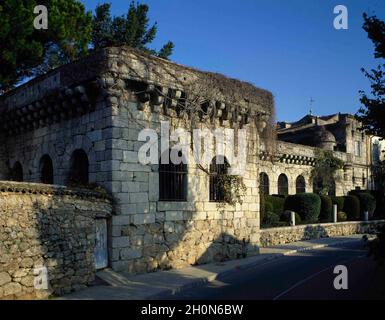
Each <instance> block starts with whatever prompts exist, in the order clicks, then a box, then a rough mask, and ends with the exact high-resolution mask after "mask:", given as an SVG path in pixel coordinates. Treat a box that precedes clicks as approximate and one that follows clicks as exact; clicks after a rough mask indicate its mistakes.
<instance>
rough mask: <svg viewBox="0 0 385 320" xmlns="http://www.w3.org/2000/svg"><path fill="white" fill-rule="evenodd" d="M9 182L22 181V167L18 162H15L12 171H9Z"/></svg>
mask: <svg viewBox="0 0 385 320" xmlns="http://www.w3.org/2000/svg"><path fill="white" fill-rule="evenodd" d="M11 180H12V181H18V182H22V181H23V167H22V165H21V163H20V162H19V161H16V162H15V164H14V165H13V168H12V171H11Z"/></svg>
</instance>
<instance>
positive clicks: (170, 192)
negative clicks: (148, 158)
mask: <svg viewBox="0 0 385 320" xmlns="http://www.w3.org/2000/svg"><path fill="white" fill-rule="evenodd" d="M168 152H170V151H168ZM169 159H170V158H169ZM159 162H160V161H159ZM169 162H170V163H169V164H162V163H160V164H159V200H160V201H186V200H187V165H186V164H184V163H180V164H177V165H176V164H173V163H171V159H170V161H169Z"/></svg>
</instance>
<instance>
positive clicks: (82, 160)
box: [68, 149, 89, 185]
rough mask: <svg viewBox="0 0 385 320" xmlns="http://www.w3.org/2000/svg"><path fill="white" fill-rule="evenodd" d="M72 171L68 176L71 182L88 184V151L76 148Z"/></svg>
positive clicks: (72, 157)
mask: <svg viewBox="0 0 385 320" xmlns="http://www.w3.org/2000/svg"><path fill="white" fill-rule="evenodd" d="M70 166H71V167H70V172H69V177H68V183H69V184H79V185H87V184H88V181H89V179H88V171H89V162H88V156H87V154H86V152H85V151H84V150H82V149H77V150H75V151H74V152H73V153H72V155H71V160H70Z"/></svg>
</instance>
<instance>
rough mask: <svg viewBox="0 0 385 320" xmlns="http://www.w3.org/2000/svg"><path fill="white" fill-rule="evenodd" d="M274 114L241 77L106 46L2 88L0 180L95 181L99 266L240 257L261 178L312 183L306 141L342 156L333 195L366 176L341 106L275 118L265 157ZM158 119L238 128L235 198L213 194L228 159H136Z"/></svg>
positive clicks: (249, 241)
mask: <svg viewBox="0 0 385 320" xmlns="http://www.w3.org/2000/svg"><path fill="white" fill-rule="evenodd" d="M196 97H198V98H199V99H201V98H202V97H203V100H199V99H198V100H199V101H200V102H199V104H200V107H201V108H200V110H199V112H197V113H195V110H192V109H191V108H190V109H189V108H188V105H189V103H191V101H193V100H194V99H195V98H196ZM188 101H190V102H188ZM202 101H204V102H202ZM190 111H191V112H190ZM273 114H274V103H273V96H272V94H271V93H270V92H268V91H266V90H261V89H258V88H256V87H254V86H252V85H251V84H248V83H245V82H242V81H238V80H234V79H229V78H226V77H224V76H222V75H219V74H214V73H208V72H201V71H198V70H195V69H192V68H188V67H184V66H181V65H178V64H175V63H172V62H169V61H167V60H163V59H160V58H157V57H154V56H150V55H146V54H143V53H140V52H138V51H136V50H133V49H130V48H126V47H121V48H107V49H103V50H101V51H98V52H95V53H93V54H91V55H90V56H87V57H86V58H84V59H81V60H79V61H77V62H74V63H71V64H68V65H65V66H62V67H60V68H58V69H55V70H53V71H51V72H50V73H48V74H46V75H44V76H41V77H38V78H35V79H33V80H31V81H29V82H28V83H26V84H23V85H22V86H20V87H18V88H16V89H14V90H13V91H11V92H9V93H7V94H6V95H4V96H3V97H1V100H0V142H1V143H0V179H3V180H14V181H24V182H41V183H45V184H55V185H69V186H86V187H88V188H93V189H95V188H96V189H97V187H99V186H100V187H103V188H104V189H105V190H106V191H107V192H108V193H109V194H110V196H111V197H112V199H113V212H112V216H111V217H110V218H106V219H105V220H106V221H105V224H104V223H98V224H97V226H99V228H100V230H99V231H97V232H101V234H105V233H107V234H108V241H107V242H106V243H104V242H103V241H101V243H102V244H99V245H100V246H102V247H101V248H99V249H100V250H98V255H97V257H96V260H97V261H96V262H97V267H98V268H103V267H106V266H107V265H109V266H111V267H112V268H113V269H114V270H124V271H129V272H146V271H152V270H155V269H159V268H160V269H166V268H170V267H182V266H186V265H190V264H197V263H198V264H199V263H205V262H209V261H218V260H223V259H231V258H239V257H243V256H245V255H248V254H252V253H256V252H258V246H259V244H260V241H259V235H260V232H259V231H260V230H259V225H260V221H259V192H260V187H262V188H263V190H265V192H268V193H270V194H276V193H284V194H288V193H289V194H294V193H296V192H304V191H306V192H310V191H312V188H313V183H312V181H310V170H311V166H312V164H313V163H314V159H315V150H316V149H315V147H321V148H326V149H328V150H332V151H333V152H334V153H335V155H336V156H337V157H339V158H340V159H342V160H343V161H344V162H345V167H344V172H343V173H341V175H342V181H343V182H342V183H339V182H336V188H335V193H336V194H346V193H347V192H348V191H349V190H351V189H354V188H355V187H361V188H366V187H367V186H368V184H369V183H370V182H369V179H370V164H371V163H370V161H369V158H368V152H369V149H368V143H369V142H368V141H369V140H368V137H367V136H366V135H365V134H362V133H361V132H360V131H359V130H358V124H357V122H356V121H355V120H354V119H353V118H352V116H349V115H340V114H338V115H334V116H330V117H314V116H306V117H305V118H303V119H302V120H300V121H298V122H296V123H279V129H278V139H279V140H278V141H277V143H276V147H277V150H276V152H274V157H273V160H272V158H271V154H272V151H271V147H272V145H274V143H273V142H274V141H271V140H268V137H269V134H268V131H269V130H270V129H271V123H272V115H273ZM192 120H194V121H192ZM162 121H169V123H170V129H171V131H173V130H175V129H177V128H184V129H186V130H187V131H188V132H191V131H192V129H195V128H200V129H205V128H211V129H212V128H214V127H216V128H232V129H235V131H236V132H237V131H239V130H240V129H245V130H246V151H247V158H246V171H245V174H244V176H243V181H244V183H245V186H246V192H245V195H244V196H243V202H242V203H241V204H240V203H237V204H236V205H234V206H232V205H229V204H224V203H222V202H221V200H223V199H222V198H221V197H222V195H221V192H220V190H219V189H218V188H217V187H216V184H215V183H216V178H215V177H216V175H217V174H218V172H219V171H221V170H227V169H226V166H225V165H223V164H219V165H218V164H216V162H215V159H214V158H213V159H212V161H211V164H210V165H208V166H206V167H205V168H203V169H202V168H201V167H200V166H198V165H196V164H191V163H188V164H186V165H185V164H181V165H165V164H160V165H159V164H142V163H140V162H139V161H138V151H139V150H140V148H141V147H142V146H143V145H144V144H145V143H147V141H146V140H144V141H140V140H143V139H138V136H139V133H140V132H141V131H142V129H146V128H147V129H154V130H155V131H156V132H157V133H161V122H162ZM314 137H316V139H314ZM156 142H158V143H159V145H161V143H162V142H161V141H160V140H159V141H156ZM209 147H210V148H214V146H213V145H210V146H209ZM190 151H191V150H190ZM167 152H168V151H167ZM238 152H239V151H238ZM161 156H162V154H161V153H158V155H157V157H158V158H160V157H161ZM217 156H220V157H223V156H224V155H222V154H218V155H217ZM229 164H230V166H233V165H235V163H231V162H230V163H229ZM105 226H107V227H105ZM105 228H106V229H105ZM96 238H98V234H97V236H96Z"/></svg>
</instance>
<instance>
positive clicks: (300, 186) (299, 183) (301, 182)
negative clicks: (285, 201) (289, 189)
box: [295, 175, 306, 194]
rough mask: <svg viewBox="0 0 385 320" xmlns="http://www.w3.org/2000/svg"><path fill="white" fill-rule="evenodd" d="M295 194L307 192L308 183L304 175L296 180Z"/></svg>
mask: <svg viewBox="0 0 385 320" xmlns="http://www.w3.org/2000/svg"><path fill="white" fill-rule="evenodd" d="M295 192H296V193H297V194H298V193H304V192H306V181H305V178H304V177H303V176H302V175H299V176H298V177H297V179H296V180H295Z"/></svg>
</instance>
